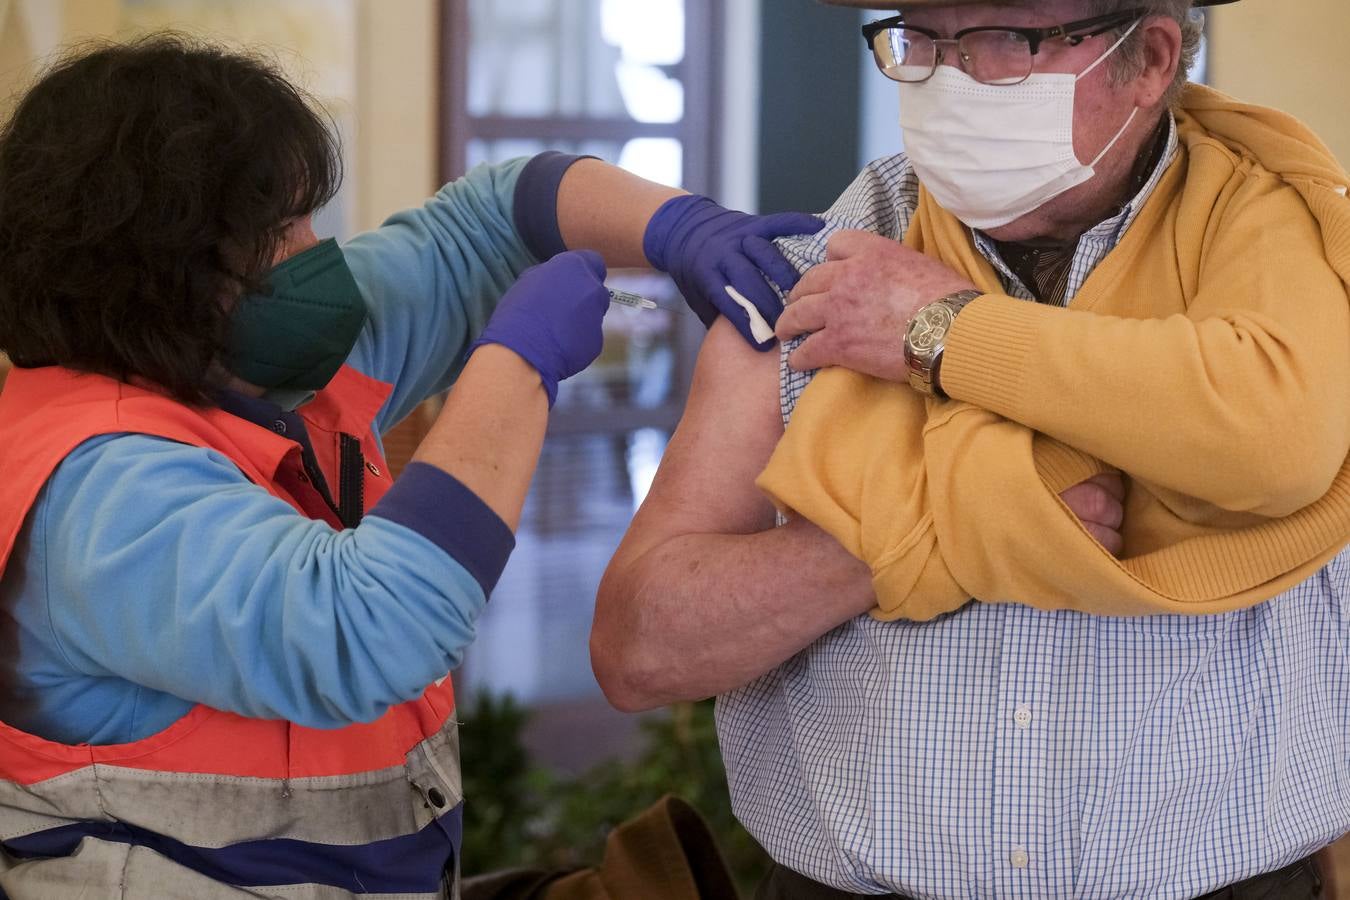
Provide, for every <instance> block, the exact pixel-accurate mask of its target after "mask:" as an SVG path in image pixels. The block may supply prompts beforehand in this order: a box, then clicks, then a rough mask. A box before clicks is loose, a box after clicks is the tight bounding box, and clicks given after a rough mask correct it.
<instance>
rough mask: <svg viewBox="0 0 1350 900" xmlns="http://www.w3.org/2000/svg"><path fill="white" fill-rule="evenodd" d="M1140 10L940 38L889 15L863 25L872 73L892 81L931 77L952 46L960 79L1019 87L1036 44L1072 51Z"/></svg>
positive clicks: (1135, 17) (980, 29) (975, 30)
mask: <svg viewBox="0 0 1350 900" xmlns="http://www.w3.org/2000/svg"><path fill="white" fill-rule="evenodd" d="M1146 12H1147V10H1145V9H1143V8H1142V7H1135V8H1133V9H1126V10H1121V11H1120V12H1115V13H1110V14H1109V15H1105V16H1094V17H1092V18H1091V19H1079V20H1078V21H1076V22H1066V23H1064V24H1063V25H1053V26H1051V27H1049V28H1012V27H1001V26H994V25H988V26H981V27H978V28H963V29H961V30H960V31H958V32H956V34H954V35H953V36H952V37H949V38H944V37H941V36H939V35H938V33H937V32H936V31H933V30H931V29H928V28H919V27H917V26H915V25H906V24H905V22H904V16H892V17H891V18H889V19H881V20H880V21H877V22H869V23H867V24H866V25H864V26H863V29H862V33H863V39H864V40H865V41H867V46H868V47H870V48H871V49H872V55H873V56H874V57H875V58H876V62H877V68H878V69H880V70H881V72H882V74H883V75H885V76H886V77H887V78H889V79H891V80H892V81H901V82H907V83H917V82H921V81H927V80H928V79H930V78H932V77H933V73H934V72H936V71H937V67H938V65H939V64H940V63H941V62H942V61H943V47H944V46H946V45H949V44H950V45H954V46H955V47H956V52H957V53H958V54H960V57H961V65H962V68H964V69H965V71H966V74H968V75H970V77H972V78H974V79H975V80H976V81H979V82H982V83H983V84H1020V83H1021V82H1023V81H1026V80H1027V78H1028V77H1030V75H1031V70H1032V68H1033V67H1034V66H1035V58H1036V54H1037V53H1039V52H1040V50H1041V44H1043V43H1045V42H1046V41H1051V40H1062V41H1064V42H1065V43H1066V44H1068V45H1069V46H1070V47H1076V46H1078V45H1079V44H1081V43H1082V42H1083V41H1085V40H1087V39H1088V38H1090V37H1096V36H1097V35H1099V34H1105V33H1106V32H1108V31H1111V30H1113V29H1116V28H1121V27H1123V26H1125V25H1129V24H1131V23H1133V22H1134V21H1136V20H1138V19H1140V18H1142V17H1143V15H1144V14H1145V13H1146Z"/></svg>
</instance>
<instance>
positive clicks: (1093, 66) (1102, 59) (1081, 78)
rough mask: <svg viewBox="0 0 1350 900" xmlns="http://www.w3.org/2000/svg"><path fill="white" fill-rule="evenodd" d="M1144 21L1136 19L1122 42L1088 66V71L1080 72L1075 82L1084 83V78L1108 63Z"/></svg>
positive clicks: (1112, 46) (1122, 37)
mask: <svg viewBox="0 0 1350 900" xmlns="http://www.w3.org/2000/svg"><path fill="white" fill-rule="evenodd" d="M1142 21H1143V19H1135V20H1134V24H1133V25H1131V26H1130V27H1129V28H1127V29H1125V33H1124V34H1122V35H1121V36H1120V40H1118V41H1116V42H1115V43H1114V44H1112V45H1111V46H1110V47H1109V48H1108V49H1107V51H1106V52H1105V53H1103V54H1102V55H1101V56H1099V57H1097V59H1096V61H1095V62H1094V63H1093V64H1092V65H1090V66H1088V67H1087V68H1086V69H1084V70H1083V71H1081V72H1079V73H1078V77H1077V78H1075V79H1074V81H1082V80H1083V79H1084V78H1086V77H1087V74H1088V73H1089V72H1091V71H1092V70H1093V69H1095V68H1097V67H1098V66H1100V65H1101V64H1102V63H1103V62H1105V61H1106V58H1107V57H1108V56H1110V55H1111V54H1112V53H1115V52H1116V51H1117V50H1118V49H1120V45H1121V44H1123V43H1125V42H1126V41H1127V40H1129V39H1130V35H1132V34H1134V31H1135V29H1136V28H1138V27H1139V23H1140V22H1142Z"/></svg>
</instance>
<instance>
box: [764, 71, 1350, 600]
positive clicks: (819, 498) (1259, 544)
mask: <svg viewBox="0 0 1350 900" xmlns="http://www.w3.org/2000/svg"><path fill="white" fill-rule="evenodd" d="M1182 106H1183V109H1182V111H1181V112H1180V113H1179V114H1178V117H1177V118H1178V131H1179V135H1180V140H1181V143H1182V153H1181V154H1180V156H1179V158H1178V159H1177V160H1176V161H1175V162H1174V163H1173V165H1172V166H1171V167H1170V168H1169V170H1168V171H1167V172H1166V173H1165V174H1164V176H1163V179H1162V181H1161V182H1160V184H1159V185H1158V187H1157V189H1156V190H1155V192H1154V194H1153V195H1152V197H1150V199H1149V200H1148V202H1147V203H1146V204H1145V206H1144V208H1143V209H1142V210H1141V212H1140V214H1139V216H1138V218H1137V219H1136V220H1135V222H1134V224H1133V225H1132V226H1131V228H1130V229H1129V230H1128V231H1127V232H1126V234H1125V236H1124V238H1123V239H1122V241H1121V243H1120V244H1119V246H1117V247H1116V249H1115V250H1113V251H1112V252H1111V253H1110V254H1109V255H1108V256H1107V257H1106V259H1105V260H1103V261H1102V263H1101V264H1100V265H1099V266H1098V267H1097V269H1096V270H1095V271H1094V272H1093V273H1092V275H1091V276H1090V277H1089V278H1088V280H1087V282H1086V283H1085V284H1084V285H1083V288H1082V290H1081V291H1080V292H1079V294H1078V295H1077V296H1076V297H1075V298H1074V300H1073V302H1072V303H1071V304H1070V307H1069V308H1068V309H1060V308H1055V307H1048V306H1044V305H1040V304H1034V303H1029V302H1025V301H1021V300H1016V299H1014V298H1011V297H1008V296H1005V295H1002V294H1001V293H999V282H998V278H997V276H996V274H995V272H994V270H993V269H992V267H991V266H990V265H989V263H988V262H987V261H986V260H985V259H984V258H983V257H981V256H980V255H979V253H978V252H977V251H976V249H975V248H974V246H973V244H972V241H971V236H970V233H969V231H968V230H967V229H966V228H964V227H963V226H962V225H961V223H960V222H959V221H957V220H956V219H955V218H954V217H953V216H951V215H950V214H948V213H946V212H944V211H943V210H941V209H940V208H938V207H937V205H936V204H935V203H934V202H933V200H932V199H931V197H929V196H928V195H927V193H926V192H924V191H922V190H921V191H920V198H919V207H918V210H917V212H916V215H915V218H914V221H913V223H912V224H911V227H910V230H909V233H908V234H907V235H906V237H905V242H906V243H907V244H909V245H910V246H913V247H915V248H916V249H918V250H920V251H922V252H924V253H926V254H929V255H932V256H935V257H937V258H939V259H941V260H942V261H943V262H945V263H947V264H948V265H950V266H952V267H953V268H955V269H956V270H957V271H959V272H963V273H964V274H965V275H967V276H968V277H969V278H970V279H971V280H972V281H974V282H975V284H976V285H978V286H979V287H980V288H981V289H982V290H985V291H987V292H989V293H988V294H987V295H986V296H983V297H980V298H979V299H977V300H975V301H974V302H972V303H971V304H970V305H968V306H967V307H966V308H965V309H964V310H963V311H962V313H961V315H960V316H958V317H957V320H956V325H955V327H954V328H953V330H952V333H951V335H950V336H949V341H948V344H947V351H946V356H945V358H944V360H943V364H942V384H943V388H944V389H945V390H946V391H947V392H948V393H949V394H950V395H951V397H952V398H953V399H952V400H950V401H938V400H932V399H928V398H924V397H922V396H921V395H919V394H918V393H916V392H915V391H913V390H912V389H911V388H909V387H908V386H907V385H898V384H892V383H887V382H883V381H880V380H877V379H873V378H869V377H867V376H864V375H859V374H857V373H855V372H850V371H847V370H843V369H829V370H825V371H822V372H821V373H820V374H819V375H817V377H816V378H815V379H814V380H813V381H812V383H811V385H810V386H809V387H808V388H807V389H806V391H805V392H804V393H803V394H802V397H801V399H800V400H799V402H798V404H797V407H796V410H795V411H794V413H793V416H792V420H791V422H790V423H789V425H788V428H787V431H786V433H785V435H784V437H783V439H782V440H781V442H780V443H779V445H778V447H777V449H776V451H775V453H774V455H773V458H772V459H771V460H770V462H769V464H768V467H767V468H766V469H765V471H764V472H763V473H762V474H761V476H760V478H759V481H758V484H759V486H760V487H761V489H762V490H764V491H765V492H766V493H767V494H768V495H769V496H770V497H771V498H772V499H773V500H774V502H775V504H776V505H777V506H778V507H779V508H780V509H781V510H784V511H785V512H787V513H788V514H790V515H801V516H804V517H806V518H807V519H809V520H811V521H813V522H815V523H816V524H817V525H819V526H821V527H822V528H823V529H824V530H826V531H827V532H829V533H830V534H831V535H833V536H834V537H835V538H836V539H837V540H838V541H839V542H840V543H841V544H843V546H844V547H845V548H847V549H848V550H849V551H850V552H851V553H853V554H854V555H855V556H857V557H858V558H859V559H861V560H863V561H864V562H866V563H867V564H868V565H869V566H870V568H871V570H872V574H873V582H874V585H875V588H876V592H877V598H878V608H877V609H875V610H873V615H874V616H876V617H878V618H882V619H894V618H901V617H903V618H907V619H927V618H931V617H932V616H935V615H938V614H940V613H943V612H947V611H950V610H953V609H956V608H957V607H959V606H961V605H962V604H964V603H965V602H967V601H968V600H969V599H970V598H972V597H974V598H978V599H980V600H983V601H991V602H997V601H1015V602H1020V603H1026V604H1029V605H1032V606H1037V607H1040V608H1043V609H1077V610H1083V611H1086V612H1091V613H1096V614H1104V615H1143V614H1153V613H1178V612H1180V613H1197V614H1198V613H1216V612H1223V611H1227V610H1232V609H1237V608H1241V607H1245V606H1250V605H1253V604H1256V603H1259V602H1262V601H1264V600H1267V599H1270V598H1271V597H1273V596H1275V595H1276V594H1278V593H1280V592H1282V591H1284V590H1287V589H1288V588H1290V587H1292V586H1293V585H1295V584H1297V583H1298V582H1300V581H1302V580H1304V579H1306V578H1307V577H1309V576H1310V575H1312V574H1313V573H1314V572H1315V571H1316V570H1317V569H1318V568H1320V567H1321V566H1322V565H1324V564H1325V563H1326V562H1327V561H1328V560H1329V559H1331V558H1332V557H1333V556H1335V555H1336V553H1337V552H1338V551H1339V550H1340V549H1341V548H1342V547H1344V546H1345V545H1346V544H1347V543H1350V299H1348V298H1347V292H1346V283H1347V281H1350V200H1347V199H1346V188H1345V186H1346V185H1347V183H1350V176H1347V174H1346V172H1345V171H1344V170H1343V169H1342V168H1341V167H1340V166H1339V165H1338V164H1337V163H1336V161H1335V160H1334V158H1333V157H1332V155H1331V153H1330V151H1329V150H1327V149H1326V147H1325V146H1324V145H1323V144H1322V143H1321V142H1320V141H1318V139H1317V138H1316V137H1315V136H1314V135H1313V134H1312V133H1311V132H1310V131H1308V130H1307V129H1306V128H1305V127H1304V126H1302V125H1301V124H1299V123H1298V122H1297V121H1295V120H1294V119H1292V118H1290V117H1289V116H1286V115H1284V114H1282V113H1279V112H1276V111H1274V110H1269V109H1263V108H1259V107H1254V106H1248V105H1244V104H1239V103H1237V102H1235V101H1233V100H1231V99H1230V98H1228V97H1226V96H1224V95H1222V94H1220V93H1218V92H1216V91H1212V90H1209V89H1207V88H1203V87H1199V86H1191V87H1190V88H1188V90H1187V93H1186V95H1185V96H1184V98H1183V104H1182ZM1075 448H1076V449H1075ZM1110 469H1118V470H1121V471H1122V472H1124V473H1126V479H1125V480H1126V483H1127V486H1128V494H1127V499H1126V507H1125V508H1126V512H1125V524H1124V526H1123V527H1122V534H1123V536H1124V539H1125V551H1124V553H1123V555H1122V558H1121V559H1116V558H1115V557H1113V556H1111V554H1110V553H1108V552H1107V551H1106V550H1105V549H1104V548H1103V547H1102V546H1101V545H1099V544H1098V543H1097V542H1096V541H1094V540H1093V539H1092V537H1091V536H1090V535H1089V534H1088V532H1087V531H1086V529H1084V528H1083V527H1082V525H1081V524H1080V523H1079V522H1078V521H1077V519H1076V518H1075V517H1074V516H1073V514H1072V513H1071V512H1070V511H1069V510H1068V508H1067V507H1066V506H1065V505H1064V504H1063V502H1062V501H1061V500H1060V499H1059V497H1058V494H1059V492H1060V491H1062V490H1064V489H1065V488H1067V487H1069V486H1071V485H1073V484H1076V483H1078V482H1080V481H1082V480H1084V479H1086V478H1088V477H1090V476H1091V475H1093V474H1095V473H1098V472H1102V471H1107V470H1110Z"/></svg>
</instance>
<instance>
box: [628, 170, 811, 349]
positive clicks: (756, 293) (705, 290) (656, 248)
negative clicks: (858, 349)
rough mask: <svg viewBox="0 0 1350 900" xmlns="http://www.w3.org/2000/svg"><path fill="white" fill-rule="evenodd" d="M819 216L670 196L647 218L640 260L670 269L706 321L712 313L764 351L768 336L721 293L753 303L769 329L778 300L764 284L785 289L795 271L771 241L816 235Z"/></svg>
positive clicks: (792, 282)
mask: <svg viewBox="0 0 1350 900" xmlns="http://www.w3.org/2000/svg"><path fill="white" fill-rule="evenodd" d="M824 227H825V222H824V221H822V220H821V219H818V218H817V217H815V216H809V215H806V214H805V213H776V214H774V215H770V216H752V215H749V214H747V213H743V212H737V211H736V210H734V209H726V208H725V207H722V206H719V205H718V204H717V203H715V202H714V201H712V200H710V199H708V198H707V197H701V196H699V195H697V194H683V195H681V196H679V197H672V198H671V199H669V200H667V201H666V202H665V203H663V204H661V208H660V209H658V210H657V211H656V214H655V215H653V216H652V218H651V221H650V222H648V223H647V232H646V234H645V235H644V236H643V240H642V249H643V252H644V253H646V254H647V261H648V262H650V263H651V264H652V266H653V267H655V268H657V269H659V270H661V271H662V272H668V273H670V275H671V277H672V278H674V279H675V284H676V286H677V287H678V288H679V289H680V293H682V294H684V299H685V301H686V302H687V303H688V304H689V307H690V308H691V309H692V310H693V311H694V312H695V313H697V314H698V317H699V318H700V319H702V320H703V324H704V325H708V326H711V325H712V323H713V320H714V319H716V318H717V316H718V314H719V313H720V314H721V315H724V316H726V317H727V319H728V320H729V321H730V322H731V323H732V324H733V325H735V326H736V328H737V330H738V331H740V333H741V335H742V336H743V337H744V338H745V339H746V341H748V342H749V343H750V344H751V345H752V346H754V347H757V348H758V349H760V350H767V349H768V348H769V347H772V346H773V345H774V340H773V338H772V337H770V338H769V339H768V340H759V339H757V338H756V337H755V336H754V335H753V334H752V331H751V325H750V317H749V315H748V314H747V313H746V311H745V310H744V309H742V308H741V306H740V305H739V304H738V303H737V302H736V301H735V300H734V299H733V298H732V297H731V295H729V294H728V293H727V287H728V286H730V287H732V288H734V289H735V290H736V291H737V292H739V293H740V294H741V295H742V296H744V297H745V298H746V299H747V300H749V301H750V302H751V303H752V304H754V307H755V309H757V310H758V311H759V314H760V315H761V316H763V317H764V321H765V322H767V323H768V325H769V327H770V328H772V327H773V325H774V323H775V322H777V321H778V315H779V313H781V312H782V311H783V301H782V300H780V299H779V297H778V294H777V292H775V291H774V289H773V288H772V287H770V286H769V284H768V281H767V280H766V278H767V279H772V280H773V282H774V283H775V284H777V285H778V287H779V289H781V290H782V291H783V293H787V292H788V291H790V290H792V288H793V287H794V286H795V285H796V284H797V281H798V279H799V278H800V277H801V275H800V273H798V272H797V269H796V268H795V267H794V266H793V265H792V263H790V262H788V261H787V260H786V259H784V258H783V254H781V253H779V252H778V248H777V247H775V246H774V245H773V244H772V243H771V241H772V240H773V239H774V238H778V237H787V236H788V235H793V234H815V233H816V232H817V231H819V230H820V229H822V228H824Z"/></svg>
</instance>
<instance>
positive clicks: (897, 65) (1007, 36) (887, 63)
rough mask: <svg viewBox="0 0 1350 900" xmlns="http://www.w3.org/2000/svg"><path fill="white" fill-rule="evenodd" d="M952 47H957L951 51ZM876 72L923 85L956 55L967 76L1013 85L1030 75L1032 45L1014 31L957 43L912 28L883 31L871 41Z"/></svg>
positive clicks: (998, 31)
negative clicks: (942, 63) (945, 62)
mask: <svg viewBox="0 0 1350 900" xmlns="http://www.w3.org/2000/svg"><path fill="white" fill-rule="evenodd" d="M953 44H955V45H956V46H955V47H954V48H953V46H952V45H953ZM872 51H873V54H874V56H875V57H876V61H877V68H879V69H881V71H882V72H883V73H884V74H885V75H886V77H888V78H890V79H892V80H894V81H907V82H914V81H926V80H927V79H928V78H929V77H931V76H932V74H933V72H934V71H935V70H936V68H937V66H938V63H940V62H942V61H944V59H945V61H948V62H951V61H952V59H951V57H950V55H949V54H951V53H952V52H959V53H960V55H961V62H962V65H963V67H964V68H965V70H966V73H967V74H968V75H970V77H972V78H974V79H975V80H976V81H980V82H983V83H985V84H1015V83H1017V82H1019V81H1024V80H1026V78H1027V76H1028V75H1030V74H1031V68H1032V53H1031V44H1030V43H1028V41H1027V39H1026V37H1025V36H1023V35H1021V34H1019V33H1017V32H1016V31H1004V30H1002V29H989V30H985V31H973V32H971V33H969V34H966V35H963V36H962V37H961V39H960V41H959V42H958V41H951V40H941V41H934V40H933V38H931V37H929V36H928V35H926V34H924V33H923V32H922V31H915V30H913V29H911V28H900V27H897V28H886V29H883V30H881V31H879V32H878V33H877V35H876V36H875V37H874V38H873V39H872Z"/></svg>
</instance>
